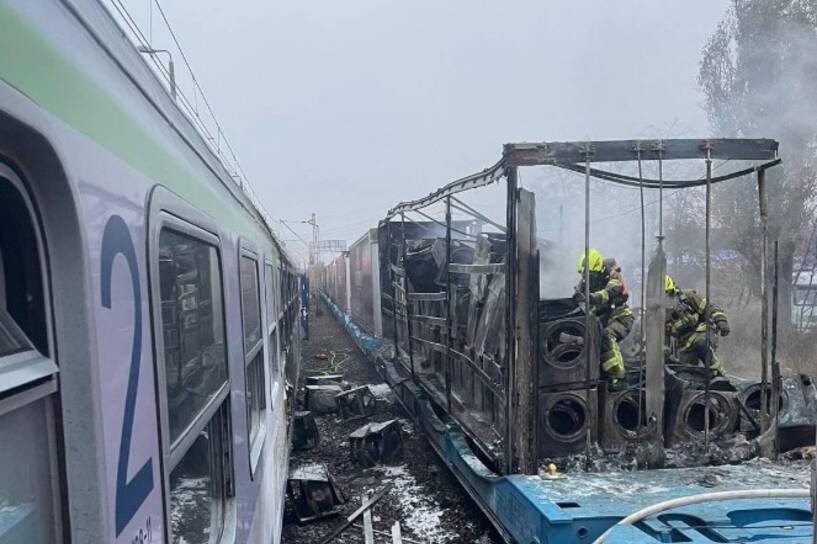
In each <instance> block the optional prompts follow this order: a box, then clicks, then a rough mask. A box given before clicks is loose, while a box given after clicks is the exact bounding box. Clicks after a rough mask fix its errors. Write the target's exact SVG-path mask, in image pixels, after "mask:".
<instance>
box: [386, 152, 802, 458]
mask: <svg viewBox="0 0 817 544" xmlns="http://www.w3.org/2000/svg"><path fill="white" fill-rule="evenodd" d="M777 150H778V144H777V142H775V141H774V140H763V139H754V140H747V139H700V140H694V139H685V140H656V141H601V142H557V143H539V144H509V145H506V146H505V148H504V152H503V156H502V159H501V160H500V161H499V162H498V163H497V164H495V165H494V166H492V167H491V168H488V169H486V170H484V171H482V172H479V173H477V174H475V175H472V176H468V177H466V178H462V179H460V180H457V181H454V182H452V183H450V184H448V185H446V186H444V187H442V188H440V189H439V190H437V191H435V192H434V193H432V194H430V195H428V196H426V197H424V198H421V199H418V200H414V201H409V202H403V203H401V204H399V205H397V206H396V207H394V208H393V209H391V210H390V211H389V212H388V214H387V216H386V218H385V219H384V220H383V221H381V223H380V225H379V228H378V231H377V236H378V247H379V254H380V255H379V258H380V263H379V264H380V266H379V269H380V291H381V301H380V303H381V304H380V308H381V312H382V329H383V336H384V337H385V338H386V339H387V341H389V342H391V343H392V345H393V346H394V348H393V349H394V350H395V353H396V356H395V357H394V364H393V367H391V368H388V369H386V373H387V374H388V373H392V374H394V376H392V379H391V380H389V381H390V383H395V384H397V385H396V387H395V393H396V394H397V395H398V396H399V397H404V398H405V399H407V400H409V399H411V398H414V396H415V395H414V394H413V393H414V392H412V391H409V390H411V389H412V388H413V389H417V388H420V389H421V390H422V391H423V393H424V394H425V396H427V397H428V399H429V401H430V403H429V404H428V405H427V406H414V405H413V404H411V405H407V409H408V411H409V412H411V411H412V409H414V410H416V411H417V413H414V414H412V415H413V416H414V417H415V418H417V419H419V420H422V419H423V417H422V414H421V413H419V412H420V411H422V410H426V411H429V410H433V412H434V413H429V414H428V416H429V417H428V418H425V419H426V421H429V420H431V421H439V419H438V418H437V416H438V415H440V416H442V415H444V417H446V418H449V419H450V420H451V421H454V422H456V424H457V425H458V426H459V428H461V429H462V431H463V432H464V433H465V434H466V436H467V437H468V439H469V442H470V445H471V446H472V448H473V449H474V450H475V451H476V452H477V454H478V456H479V457H480V458H481V460H482V461H483V462H484V463H485V464H486V465H487V466H489V467H490V468H491V469H493V470H495V471H497V472H498V473H505V474H510V473H527V474H535V473H537V472H538V471H541V470H543V469H544V467H546V466H547V465H548V464H550V463H553V462H556V464H557V465H558V466H559V467H567V468H569V469H579V470H588V471H605V470H612V469H616V470H620V469H639V468H655V467H689V466H700V465H707V464H723V463H737V462H741V461H742V460H745V459H749V458H752V457H756V456H765V457H771V458H773V457H776V456H777V455H778V453H780V452H784V451H789V450H792V449H795V448H797V447H800V446H806V445H812V444H814V439H815V436H814V426H815V423H817V389H815V384H814V383H813V382H812V379H811V378H810V377H808V376H793V377H787V378H782V377H781V376H780V372H779V364H778V361H776V360H775V359H774V358H773V357H772V354H771V353H772V351H773V349H771V344H773V343H774V331H773V330H770V325H769V324H770V323H771V321H772V320H771V319H770V317H771V316H770V313H771V312H773V310H774V308H772V307H770V305H769V304H768V302H766V301H768V299H769V296H768V294H769V289H770V278H768V277H765V276H764V278H763V285H762V286H761V292H762V295H763V300H764V304H763V309H762V312H761V313H762V315H759V316H758V317H757V318H758V320H760V321H761V330H762V341H763V344H762V353H761V360H762V366H761V369H760V371H761V372H760V375H761V380H760V381H759V382H746V381H741V380H737V379H735V378H732V377H729V376H728V375H727V376H718V375H716V373H715V372H713V371H712V369H710V368H708V367H705V366H683V365H680V364H678V363H677V361H676V360H674V359H672V358H668V357H667V356H666V354H665V344H666V338H665V307H664V304H665V302H664V276H665V273H666V257H665V255H664V251H663V226H662V225H659V232H657V233H655V234H656V235H657V240H658V243H657V248H656V250H655V251H654V252H653V253H652V254H650V255H647V254H646V253H645V250H644V249H643V248H644V244H642V262H643V263H644V266H643V267H642V274H643V276H642V278H641V280H642V281H641V284H642V285H643V286H644V287H643V289H644V291H643V293H642V294H643V296H642V300H641V307H640V308H638V309H637V310H636V313H637V315H638V316H639V317H640V319H639V321H638V322H637V324H636V327H634V329H633V331H632V333H631V338H630V340H629V342H628V344H627V346H626V349H625V350H624V358H625V367H626V378H625V379H624V380H623V386H619V387H618V388H616V389H615V390H610V388H609V387H608V384H607V382H606V381H605V380H604V379H603V377H602V376H601V375H600V372H599V366H600V344H601V341H600V336H601V329H600V324H599V321H598V319H597V318H596V317H595V316H594V315H593V314H592V312H591V313H588V312H587V311H585V307H584V304H582V303H580V302H576V301H575V300H574V299H558V300H540V298H539V271H540V267H547V259H548V252H549V245H548V243H547V242H545V241H542V240H539V239H538V238H537V235H536V217H535V210H536V205H535V201H534V194H533V193H532V192H530V191H528V190H525V189H524V188H522V187H520V183H519V181H518V170H519V169H520V168H521V167H524V166H535V165H543V166H551V167H555V168H562V169H567V170H572V171H575V172H579V173H581V174H583V175H584V182H585V210H586V214H585V233H584V234H585V236H584V251H585V255H587V254H589V250H590V247H591V239H592V238H591V233H590V224H591V222H590V184H591V183H592V182H593V180H594V179H602V180H606V181H612V182H615V183H620V184H625V185H629V186H633V187H638V188H639V189H640V190H641V191H642V192H643V191H647V190H649V191H657V192H658V193H659V194H660V195H661V196H662V197H663V191H664V190H666V189H685V188H690V187H697V186H703V187H705V188H706V208H705V214H706V217H705V218H703V219H704V220H705V223H706V293H705V295H706V296H707V299H709V294H710V284H711V279H710V259H711V257H710V253H711V251H710V249H711V248H710V229H711V226H710V223H711V222H710V198H711V196H710V195H711V187H712V185H713V184H715V183H719V182H722V181H725V180H728V179H735V178H740V179H741V180H742V182H744V183H755V184H756V186H757V190H758V196H759V204H760V207H759V210H758V213H759V216H760V223H761V239H760V240H759V244H760V254H761V259H762V261H763V267H764V270H769V269H770V267H769V264H770V263H769V260H770V259H769V240H768V239H767V231H766V228H765V225H766V214H767V211H766V206H765V190H766V188H765V172H766V170H767V169H769V168H772V167H774V166H776V165H777V164H779V163H780V159H779V158H778V157H777ZM714 159H723V160H733V161H735V162H736V163H737V162H739V161H746V163H748V162H749V161H752V166H749V167H747V168H744V169H741V170H736V171H733V172H731V173H728V174H725V175H719V176H717V177H713V174H712V161H713V160H714ZM669 160H674V161H678V160H686V161H698V162H699V163H702V165H703V171H704V172H705V175H704V176H703V177H702V178H701V179H691V180H665V179H663V175H661V176H660V177H659V179H647V178H644V177H643V176H641V175H640V174H639V176H638V177H634V176H627V175H623V174H619V173H616V172H613V171H608V170H602V169H600V168H599V167H598V166H599V164H598V163H604V164H610V163H621V162H631V163H637V164H638V166H639V169H638V171H639V172H641V171H642V169H641V168H640V167H641V164H642V163H643V162H646V161H652V162H655V163H658V166H659V168H658V171H659V172H663V169H662V168H661V165H662V163H663V161H669ZM733 164H734V163H733ZM502 182H504V184H505V187H506V191H505V195H506V197H505V200H506V201H505V221H504V223H503V222H500V221H496V220H492V219H490V218H489V217H488V214H487V213H481V212H480V211H479V209H478V207H477V206H475V205H473V204H468V203H466V202H465V199H464V198H463V196H464V195H463V193H469V192H476V191H479V190H481V189H483V188H485V187H487V186H490V185H495V184H499V183H502ZM642 202H643V200H642ZM432 207H436V209H437V213H436V214H435V213H433V212H431V211H430V210H431V208H432ZM440 208H442V210H440ZM454 214H456V215H457V216H458V217H463V216H465V217H466V219H459V218H458V219H454V218H453V217H454ZM593 236H599V237H600V236H601V234H596V233H593ZM585 279H586V277H585ZM565 339H567V341H566V340H565ZM706 340H707V342H710V336H709V333H707V335H706ZM725 366H726V368H727V370H728V367H729V365H728V361H726V362H725ZM404 390H405V391H404ZM429 407H430V408H429ZM432 425H433V424H432Z"/></svg>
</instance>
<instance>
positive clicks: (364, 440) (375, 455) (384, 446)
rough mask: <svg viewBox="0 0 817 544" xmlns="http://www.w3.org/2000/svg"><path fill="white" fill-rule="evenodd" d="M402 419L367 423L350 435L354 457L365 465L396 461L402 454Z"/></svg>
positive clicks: (370, 465) (350, 447) (350, 446)
mask: <svg viewBox="0 0 817 544" xmlns="http://www.w3.org/2000/svg"><path fill="white" fill-rule="evenodd" d="M402 447H403V438H402V434H401V432H400V421H399V420H397V419H392V420H389V421H384V422H382V423H367V424H366V425H363V426H362V427H360V428H359V429H356V430H355V431H354V432H352V433H351V434H350V435H349V449H350V451H351V455H352V459H354V460H355V461H356V462H358V463H359V464H361V465H363V466H364V467H373V466H375V465H379V464H389V463H394V462H396V461H398V460H399V459H400V457H401V456H402Z"/></svg>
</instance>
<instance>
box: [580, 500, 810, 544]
mask: <svg viewBox="0 0 817 544" xmlns="http://www.w3.org/2000/svg"><path fill="white" fill-rule="evenodd" d="M810 496H811V492H810V491H809V490H808V489H742V490H734V491H718V492H715V493H700V494H698V495H689V496H687V497H678V498H677V499H670V500H668V501H664V502H659V503H657V504H653V505H652V506H648V507H646V508H644V509H642V510H639V511H638V512H635V513H633V514H630V515H629V516H627V517H626V518H624V519H622V520H621V521H619V522H618V523H616V524H615V525H613V526H612V527H610V528H609V529H607V530H606V531H605V532H604V533H602V535H601V536H600V537H598V538H597V539H596V540H594V541H593V544H602V543H603V542H605V541H606V540H607V538H608V537H609V536H610V533H612V532H613V529H615V528H616V527H619V526H621V525H633V524H634V523H638V522H639V521H641V520H644V519H646V518H648V517H650V516H653V515H655V514H658V513H660V512H664V511H665V510H672V509H673V508H679V507H681V506H688V505H690V504H699V503H702V502H715V501H728V500H734V499H758V498H800V497H810Z"/></svg>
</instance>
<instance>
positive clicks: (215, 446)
mask: <svg viewBox="0 0 817 544" xmlns="http://www.w3.org/2000/svg"><path fill="white" fill-rule="evenodd" d="M226 405H227V403H226V402H225V403H224V404H223V405H222V406H221V408H220V409H219V410H218V411H217V412H216V413H215V415H214V416H213V417H212V419H210V421H209V422H208V423H207V425H206V426H205V427H204V428H203V429H201V430H200V431H198V433H197V434H196V436H195V440H193V443H192V445H191V446H190V447H189V448H188V449H187V451H186V452H185V453H184V455H183V456H182V458H181V459H180V460H179V462H178V463H177V464H176V466H175V467H174V468H173V470H172V472H171V473H170V505H171V516H170V525H171V527H170V529H171V532H172V535H173V540H172V541H173V542H174V543H178V544H183V543H184V544H210V543H214V542H219V541H220V540H221V537H222V535H223V533H224V520H225V500H224V498H225V497H226V496H227V494H228V490H227V485H228V484H227V483H228V481H229V473H228V472H227V471H226V470H225V466H226V465H225V463H224V461H223V460H224V458H225V456H226V454H227V451H226V449H225V445H226V444H229V430H228V429H229V427H228V426H227V420H228V416H227V406H226Z"/></svg>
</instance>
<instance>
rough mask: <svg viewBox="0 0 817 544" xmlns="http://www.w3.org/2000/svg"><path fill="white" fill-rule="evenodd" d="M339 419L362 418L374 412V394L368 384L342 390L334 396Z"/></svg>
mask: <svg viewBox="0 0 817 544" xmlns="http://www.w3.org/2000/svg"><path fill="white" fill-rule="evenodd" d="M335 402H336V403H337V406H338V412H339V415H340V417H341V419H357V418H364V417H367V416H370V415H372V414H374V412H375V408H376V401H375V396H374V394H373V393H372V390H371V389H369V386H368V385H362V386H360V387H355V388H354V389H350V390H348V391H343V392H341V393H338V394H337V395H336V396H335Z"/></svg>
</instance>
